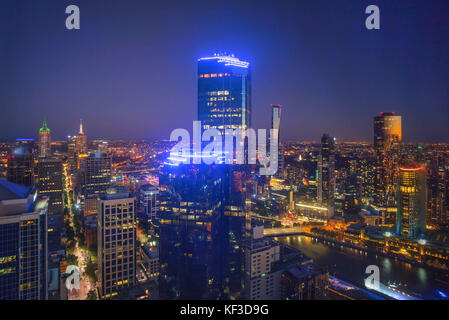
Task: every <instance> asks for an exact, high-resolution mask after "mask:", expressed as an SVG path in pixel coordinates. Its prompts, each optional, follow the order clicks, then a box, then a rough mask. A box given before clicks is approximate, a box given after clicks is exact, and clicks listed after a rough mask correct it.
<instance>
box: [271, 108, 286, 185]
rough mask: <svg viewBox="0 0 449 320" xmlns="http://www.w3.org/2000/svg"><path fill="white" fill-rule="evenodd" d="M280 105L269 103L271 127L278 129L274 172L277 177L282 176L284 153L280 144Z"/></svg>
mask: <svg viewBox="0 0 449 320" xmlns="http://www.w3.org/2000/svg"><path fill="white" fill-rule="evenodd" d="M281 111H282V106H281V105H273V104H272V105H271V129H277V130H278V150H279V152H278V153H279V154H278V170H277V172H276V176H277V177H279V178H283V177H284V170H283V169H284V154H283V151H282V144H281V119H282V118H281Z"/></svg>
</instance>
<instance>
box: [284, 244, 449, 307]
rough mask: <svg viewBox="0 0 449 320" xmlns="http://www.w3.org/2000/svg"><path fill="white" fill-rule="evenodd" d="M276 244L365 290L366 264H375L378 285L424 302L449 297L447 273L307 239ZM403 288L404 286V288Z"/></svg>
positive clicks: (448, 276)
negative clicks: (399, 289) (397, 287)
mask: <svg viewBox="0 0 449 320" xmlns="http://www.w3.org/2000/svg"><path fill="white" fill-rule="evenodd" d="M276 239H277V240H278V241H280V242H282V243H285V244H287V245H289V246H291V247H294V248H296V249H299V250H301V251H302V252H303V254H304V255H306V256H307V257H309V258H312V259H313V261H314V262H315V264H317V265H318V266H321V267H324V268H327V270H328V271H329V274H331V275H334V276H336V277H337V278H340V279H342V280H344V281H347V282H349V283H352V284H354V285H356V286H359V287H361V288H365V286H364V281H365V278H366V277H367V276H368V275H367V274H365V270H366V267H367V266H368V265H377V266H378V267H379V270H380V282H381V283H382V284H385V285H387V284H388V283H389V282H390V283H393V282H395V283H396V284H401V285H402V286H403V287H404V288H406V290H407V291H409V292H413V293H418V294H419V295H421V298H424V299H440V298H441V297H444V296H445V295H446V296H448V297H449V275H448V273H444V272H438V271H434V270H431V269H428V268H423V267H419V266H414V265H411V264H409V263H406V262H402V261H399V260H395V259H393V258H389V257H383V256H378V255H376V254H374V253H369V252H368V253H365V252H363V251H359V250H356V249H351V248H347V247H341V246H340V245H337V244H332V243H329V242H324V241H322V240H315V239H312V238H310V237H307V236H288V237H278V238H276ZM405 285H406V286H405Z"/></svg>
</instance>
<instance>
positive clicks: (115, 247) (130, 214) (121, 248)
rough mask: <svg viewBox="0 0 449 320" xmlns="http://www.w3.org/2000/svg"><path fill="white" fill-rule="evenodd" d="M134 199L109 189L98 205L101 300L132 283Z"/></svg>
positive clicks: (110, 296)
mask: <svg viewBox="0 0 449 320" xmlns="http://www.w3.org/2000/svg"><path fill="white" fill-rule="evenodd" d="M135 200H136V199H135V198H134V197H131V196H130V194H129V192H128V191H127V190H126V189H125V188H124V187H122V186H112V187H110V188H108V189H107V190H106V192H105V193H104V194H103V195H101V196H100V200H99V202H98V220H97V221H98V223H97V226H98V239H97V241H98V266H99V271H100V279H99V281H100V295H101V298H102V299H111V298H114V297H119V295H120V293H121V292H122V290H126V288H129V287H130V286H132V285H134V284H135V280H136V217H135Z"/></svg>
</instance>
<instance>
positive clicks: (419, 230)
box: [397, 163, 427, 239]
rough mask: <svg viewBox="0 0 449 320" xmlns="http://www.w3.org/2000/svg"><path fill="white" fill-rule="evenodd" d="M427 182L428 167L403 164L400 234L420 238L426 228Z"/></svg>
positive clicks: (399, 192)
mask: <svg viewBox="0 0 449 320" xmlns="http://www.w3.org/2000/svg"><path fill="white" fill-rule="evenodd" d="M426 200H427V184H426V169H425V167H424V166H420V165H418V164H416V163H408V164H405V165H402V166H401V167H400V169H399V188H398V200H397V203H398V214H397V232H398V234H400V235H402V236H404V237H407V238H410V239H416V238H419V237H420V235H421V234H423V233H424V231H425V229H426Z"/></svg>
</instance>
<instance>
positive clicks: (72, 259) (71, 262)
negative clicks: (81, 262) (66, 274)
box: [67, 254, 78, 265]
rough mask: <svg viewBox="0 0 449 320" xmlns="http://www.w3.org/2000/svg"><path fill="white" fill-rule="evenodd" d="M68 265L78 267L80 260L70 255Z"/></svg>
mask: <svg viewBox="0 0 449 320" xmlns="http://www.w3.org/2000/svg"><path fill="white" fill-rule="evenodd" d="M67 264H68V265H78V258H77V256H75V255H74V254H69V255H68V256H67Z"/></svg>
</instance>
